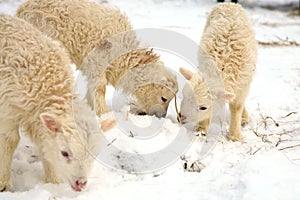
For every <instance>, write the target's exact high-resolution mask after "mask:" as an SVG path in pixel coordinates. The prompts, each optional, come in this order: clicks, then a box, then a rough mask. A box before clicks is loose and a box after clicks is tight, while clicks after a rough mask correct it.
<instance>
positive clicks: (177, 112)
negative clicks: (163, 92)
mask: <svg viewBox="0 0 300 200" xmlns="http://www.w3.org/2000/svg"><path fill="white" fill-rule="evenodd" d="M174 103H175V110H176V114H177V119H178V121H179V123H180V124H181V118H180V114H179V111H178V108H177V99H176V94H174Z"/></svg>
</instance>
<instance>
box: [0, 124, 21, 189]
mask: <svg viewBox="0 0 300 200" xmlns="http://www.w3.org/2000/svg"><path fill="white" fill-rule="evenodd" d="M19 141H20V136H19V132H18V126H17V125H16V124H14V123H13V122H8V121H1V123H0V158H1V161H0V192H3V191H8V190H10V169H11V163H12V158H13V154H14V151H15V149H16V147H17V146H18V143H19Z"/></svg>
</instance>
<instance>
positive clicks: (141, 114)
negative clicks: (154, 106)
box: [138, 112, 147, 116]
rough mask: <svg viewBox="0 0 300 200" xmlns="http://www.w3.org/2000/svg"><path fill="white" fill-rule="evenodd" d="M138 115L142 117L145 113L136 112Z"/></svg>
mask: <svg viewBox="0 0 300 200" xmlns="http://www.w3.org/2000/svg"><path fill="white" fill-rule="evenodd" d="M138 115H140V116H143V115H147V113H146V112H138Z"/></svg>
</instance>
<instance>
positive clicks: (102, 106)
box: [94, 74, 108, 116]
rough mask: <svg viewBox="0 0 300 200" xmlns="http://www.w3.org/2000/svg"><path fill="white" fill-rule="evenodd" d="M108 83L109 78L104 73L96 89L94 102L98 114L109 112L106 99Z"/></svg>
mask: <svg viewBox="0 0 300 200" xmlns="http://www.w3.org/2000/svg"><path fill="white" fill-rule="evenodd" d="M106 85H107V80H106V77H105V74H103V75H102V76H101V79H100V81H99V83H98V85H97V88H96V90H95V99H94V104H95V111H96V114H97V115H98V116H100V115H101V114H104V113H107V112H108V109H107V105H106V100H105V93H106Z"/></svg>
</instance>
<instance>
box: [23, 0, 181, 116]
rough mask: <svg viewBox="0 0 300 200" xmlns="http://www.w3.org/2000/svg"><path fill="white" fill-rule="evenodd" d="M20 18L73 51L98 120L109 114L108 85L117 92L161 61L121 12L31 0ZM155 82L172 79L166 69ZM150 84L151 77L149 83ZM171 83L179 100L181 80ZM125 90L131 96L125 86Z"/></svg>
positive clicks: (82, 2)
mask: <svg viewBox="0 0 300 200" xmlns="http://www.w3.org/2000/svg"><path fill="white" fill-rule="evenodd" d="M17 16H18V17H20V18H23V19H25V20H26V21H28V22H30V23H32V24H33V25H34V26H36V27H37V28H38V29H39V30H41V31H42V32H44V33H46V34H47V35H48V36H50V37H52V38H54V39H57V40H59V41H60V42H61V43H62V44H63V45H64V47H65V48H66V49H67V50H68V51H69V54H70V57H71V59H72V61H73V62H74V63H75V64H76V65H77V69H80V70H81V71H82V73H83V74H84V75H85V76H87V80H88V93H87V99H88V101H89V103H90V105H92V106H93V105H94V98H96V101H95V104H96V106H97V105H98V106H101V107H102V108H100V111H99V110H98V109H97V108H96V112H97V114H100V113H103V112H105V111H107V108H106V103H105V97H104V94H105V86H106V84H107V82H108V83H110V84H112V85H114V86H116V84H117V83H118V82H119V80H120V79H121V77H122V76H123V75H124V74H125V73H127V71H128V70H130V69H132V68H136V67H145V64H150V63H158V62H159V56H158V55H156V54H155V53H154V52H153V51H152V50H149V49H147V48H139V43H140V42H139V41H138V40H137V38H136V35H135V33H134V31H132V26H131V23H130V22H129V20H128V18H127V16H126V15H125V14H123V13H121V12H120V10H119V9H117V8H113V7H108V6H105V5H101V4H97V3H95V2H91V1H86V0H64V1H57V0H47V1H45V0H29V1H27V2H26V3H24V4H23V5H21V6H20V7H19V9H18V11H17ZM108 40H109V41H108ZM111 48H112V49H113V50H114V51H111V50H110V49H111ZM104 72H105V73H104ZM156 76H160V77H161V78H163V77H164V76H168V77H171V73H170V72H169V71H168V70H166V69H165V68H164V70H163V73H162V74H158V75H156ZM150 79H151V77H149V76H148V77H147V79H145V80H144V83H149V81H150ZM171 81H172V84H169V85H174V87H173V88H171V90H172V96H174V95H173V93H174V92H175V93H176V92H177V89H178V87H177V81H176V77H175V76H173V77H172V79H171ZM121 87H123V89H124V91H128V89H127V88H126V84H125V85H122V86H121ZM94 91H96V94H95V95H94V94H93V92H94ZM133 92H134V91H129V93H133ZM158 92H159V91H158ZM170 94H171V93H170ZM167 95H168V94H167ZM168 96H169V95H168ZM171 98H172V97H171ZM170 100H171V99H170ZM155 103H157V102H152V104H155ZM97 110H98V111H97Z"/></svg>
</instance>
